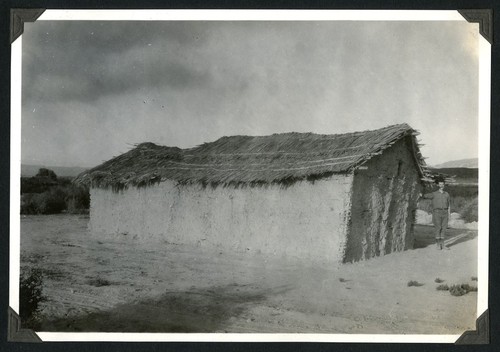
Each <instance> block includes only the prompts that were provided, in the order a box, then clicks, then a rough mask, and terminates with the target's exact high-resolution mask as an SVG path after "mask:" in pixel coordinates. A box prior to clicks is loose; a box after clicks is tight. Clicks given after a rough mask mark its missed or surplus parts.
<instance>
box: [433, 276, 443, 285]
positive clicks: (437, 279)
mask: <svg viewBox="0 0 500 352" xmlns="http://www.w3.org/2000/svg"><path fill="white" fill-rule="evenodd" d="M434 282H436V283H438V284H440V283H441V282H444V280H441V279H440V278H439V277H438V278H436V280H434Z"/></svg>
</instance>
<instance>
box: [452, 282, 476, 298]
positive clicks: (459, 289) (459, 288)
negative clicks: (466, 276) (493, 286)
mask: <svg viewBox="0 0 500 352" xmlns="http://www.w3.org/2000/svg"><path fill="white" fill-rule="evenodd" d="M476 291H477V287H474V286H470V285H469V284H461V285H453V286H451V287H450V294H451V295H452V296H463V295H465V294H467V293H469V292H476Z"/></svg>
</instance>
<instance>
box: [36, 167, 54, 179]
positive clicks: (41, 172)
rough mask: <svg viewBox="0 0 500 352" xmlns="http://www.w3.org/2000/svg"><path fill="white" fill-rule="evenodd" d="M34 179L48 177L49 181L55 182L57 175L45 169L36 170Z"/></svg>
mask: <svg viewBox="0 0 500 352" xmlns="http://www.w3.org/2000/svg"><path fill="white" fill-rule="evenodd" d="M35 177H48V178H49V179H51V180H54V181H56V180H57V175H56V173H55V172H54V171H52V170H50V169H46V168H41V169H38V173H37V174H36V176H35Z"/></svg>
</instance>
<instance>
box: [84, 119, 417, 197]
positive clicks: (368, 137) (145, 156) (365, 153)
mask: <svg viewBox="0 0 500 352" xmlns="http://www.w3.org/2000/svg"><path fill="white" fill-rule="evenodd" d="M417 134H418V132H417V131H415V130H414V129H412V128H411V127H410V126H409V125H407V124H399V125H393V126H388V127H385V128H381V129H378V130H373V131H363V132H354V133H346V134H336V135H320V134H314V133H295V132H292V133H282V134H273V135H270V136H257V137H252V136H232V137H222V138H220V139H218V140H216V141H215V142H211V143H204V144H202V145H200V146H197V147H195V148H190V149H179V148H176V147H165V146H159V145H156V144H153V143H142V144H139V145H137V146H136V147H135V148H134V149H132V150H130V151H128V152H127V153H124V154H122V155H120V156H117V157H115V158H113V159H111V160H109V161H107V162H105V163H103V164H101V165H99V166H97V167H95V168H93V169H91V170H88V171H86V172H83V173H82V174H80V175H79V176H78V177H77V178H76V179H75V182H76V183H80V184H86V185H87V186H92V187H101V188H108V187H111V188H113V189H115V190H117V189H123V188H126V187H128V186H130V185H132V186H139V187H140V186H146V185H150V184H154V183H158V182H161V181H164V180H174V181H177V182H178V183H181V184H189V183H201V184H203V185H213V186H217V185H235V186H238V185H263V184H269V183H281V184H290V183H293V182H296V181H300V180H315V179H318V178H322V177H328V176H331V175H332V174H335V173H349V172H351V171H353V170H354V169H356V168H357V167H358V166H360V165H361V164H363V163H364V162H366V161H367V160H369V159H371V158H372V157H373V156H375V155H379V154H381V153H382V152H383V151H384V150H385V149H386V148H388V147H390V146H391V145H393V144H394V143H396V142H397V141H399V140H401V139H402V138H407V140H408V142H409V143H408V145H409V146H410V148H411V149H412V152H413V155H414V156H415V164H416V167H417V168H418V169H419V173H420V176H421V178H425V177H426V175H427V171H426V170H427V169H426V166H425V162H424V158H423V157H422V155H421V154H420V151H419V148H418V144H417V141H416V137H415V136H416V135H417Z"/></svg>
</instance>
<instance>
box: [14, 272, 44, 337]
mask: <svg viewBox="0 0 500 352" xmlns="http://www.w3.org/2000/svg"><path fill="white" fill-rule="evenodd" d="M19 288H20V290H19V316H20V317H21V322H22V323H23V326H26V327H30V328H33V329H36V326H37V324H38V322H39V320H40V310H41V307H40V303H42V302H44V301H46V298H45V296H44V295H43V274H42V270H41V269H38V268H26V267H24V268H21V277H20V287H19Z"/></svg>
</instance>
